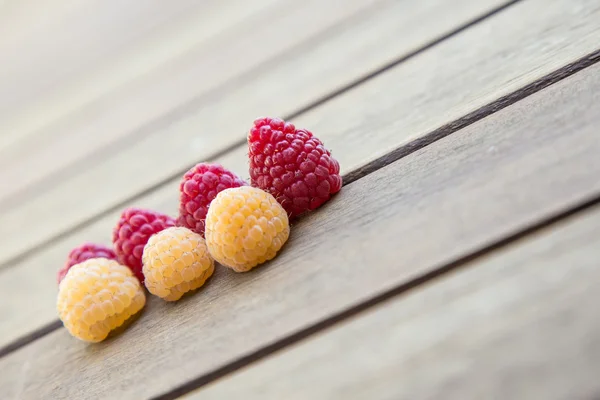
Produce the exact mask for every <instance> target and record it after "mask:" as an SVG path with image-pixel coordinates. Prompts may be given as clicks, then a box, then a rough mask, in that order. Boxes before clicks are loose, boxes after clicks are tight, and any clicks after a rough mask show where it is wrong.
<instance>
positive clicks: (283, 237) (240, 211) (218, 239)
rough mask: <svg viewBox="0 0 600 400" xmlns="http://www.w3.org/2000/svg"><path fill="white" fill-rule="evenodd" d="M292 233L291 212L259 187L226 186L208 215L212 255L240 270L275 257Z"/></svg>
mask: <svg viewBox="0 0 600 400" xmlns="http://www.w3.org/2000/svg"><path fill="white" fill-rule="evenodd" d="M289 235H290V226H289V221H288V216H287V213H286V212H285V210H284V209H283V207H282V206H281V205H280V204H279V203H278V202H277V200H275V198H274V197H273V196H272V195H271V194H269V193H267V192H265V191H263V190H261V189H258V188H254V187H251V186H241V187H239V188H233V189H226V190H224V191H222V192H221V193H219V194H218V195H217V197H216V198H215V199H214V200H213V201H212V203H211V205H210V208H209V209H208V215H207V216H206V245H207V246H208V251H209V252H210V254H211V256H212V257H213V258H214V259H215V260H216V261H217V262H219V263H220V264H221V265H223V266H225V267H229V268H231V269H233V270H234V271H237V272H245V271H249V270H251V269H252V268H254V267H256V266H257V265H259V264H262V263H264V262H265V261H267V260H271V259H272V258H274V257H275V255H276V254H277V252H278V251H279V250H280V249H281V248H282V247H283V245H284V244H285V242H286V241H287V239H288V237H289Z"/></svg>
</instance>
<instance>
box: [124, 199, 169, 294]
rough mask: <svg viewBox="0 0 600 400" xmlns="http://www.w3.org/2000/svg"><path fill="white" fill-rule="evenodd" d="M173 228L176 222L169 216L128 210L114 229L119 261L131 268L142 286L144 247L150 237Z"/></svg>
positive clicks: (147, 211)
mask: <svg viewBox="0 0 600 400" xmlns="http://www.w3.org/2000/svg"><path fill="white" fill-rule="evenodd" d="M172 226H175V220H174V219H173V218H171V217H169V216H168V215H165V214H161V213H158V212H156V211H152V210H144V209H140V208H127V209H126V210H124V211H123V213H122V214H121V219H119V222H118V223H117V225H116V226H115V228H114V229H113V244H114V246H115V253H116V254H117V257H118V261H119V262H120V263H121V264H123V265H127V266H128V267H129V268H131V270H132V271H133V274H134V275H135V276H136V277H137V278H138V279H139V280H140V282H141V283H142V284H143V283H144V273H143V272H142V254H143V253H144V246H145V245H146V243H148V239H150V236H152V235H154V234H155V233H158V232H160V231H162V230H163V229H166V228H170V227H172Z"/></svg>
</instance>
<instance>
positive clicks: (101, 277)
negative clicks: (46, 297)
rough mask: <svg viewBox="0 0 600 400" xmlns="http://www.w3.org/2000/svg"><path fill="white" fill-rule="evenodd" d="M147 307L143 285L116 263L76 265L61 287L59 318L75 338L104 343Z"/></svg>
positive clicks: (96, 260) (95, 260)
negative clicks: (128, 320) (116, 330)
mask: <svg viewBox="0 0 600 400" xmlns="http://www.w3.org/2000/svg"><path fill="white" fill-rule="evenodd" d="M145 304H146V295H145V294H144V290H143V289H142V286H141V285H140V282H139V281H138V280H137V279H136V278H135V277H134V276H133V273H132V272H131V270H130V269H129V268H127V267H126V266H124V265H120V264H119V263H118V262H116V261H114V260H108V259H106V258H91V259H89V260H87V261H84V262H82V263H80V264H76V265H74V266H73V267H72V268H71V269H70V271H69V273H68V274H67V275H66V276H65V279H63V280H62V282H61V283H60V285H59V286H58V297H57V301H56V308H57V311H58V316H59V318H60V319H61V321H62V322H63V324H64V326H65V327H66V328H67V330H68V331H69V333H70V334H71V335H73V336H74V337H76V338H78V339H81V340H83V341H87V342H100V341H102V340H104V339H106V337H107V336H108V334H109V333H110V331H112V330H113V329H115V328H118V327H119V326H121V325H123V323H124V322H125V321H126V320H127V319H128V318H129V317H131V316H132V315H134V314H136V313H137V312H138V311H140V310H141V309H142V308H143V307H144V305H145Z"/></svg>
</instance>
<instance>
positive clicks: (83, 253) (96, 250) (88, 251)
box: [57, 243, 117, 283]
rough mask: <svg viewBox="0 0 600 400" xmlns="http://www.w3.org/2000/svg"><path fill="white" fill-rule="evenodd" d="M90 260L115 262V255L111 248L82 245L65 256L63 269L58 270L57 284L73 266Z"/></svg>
mask: <svg viewBox="0 0 600 400" xmlns="http://www.w3.org/2000/svg"><path fill="white" fill-rule="evenodd" d="M90 258H108V259H109V260H116V259H117V255H116V254H115V252H114V251H113V250H112V249H111V248H108V247H106V246H103V245H101V244H95V243H84V244H82V245H81V246H79V247H75V248H74V249H73V250H71V252H70V253H69V255H68V256H67V262H66V263H65V265H64V267H62V268H61V269H59V270H58V277H57V280H58V283H60V281H62V280H63V278H64V277H65V275H67V272H69V269H71V267H72V266H73V265H75V264H79V263H82V262H84V261H86V260H89V259H90Z"/></svg>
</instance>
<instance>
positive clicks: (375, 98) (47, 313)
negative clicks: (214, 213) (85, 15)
mask: <svg viewBox="0 0 600 400" xmlns="http://www.w3.org/2000/svg"><path fill="white" fill-rule="evenodd" d="M540 1H541V0H540ZM529 3H533V6H531V5H527V4H529ZM553 4H554V5H553V6H552V7H549V8H550V9H551V11H548V12H547V14H543V15H544V16H546V17H547V19H543V18H541V17H540V16H538V18H539V19H540V23H538V24H531V23H530V22H528V18H532V17H531V15H533V14H532V13H533V12H534V10H536V7H538V8H539V1H537V0H535V1H534V0H528V1H526V2H525V3H523V4H517V5H514V6H512V7H511V8H509V9H507V10H506V11H504V12H503V13H500V14H498V15H496V16H494V17H492V18H490V19H488V20H485V21H483V22H482V23H481V24H480V25H477V26H474V27H472V28H470V29H468V30H467V31H465V32H464V33H462V34H460V35H457V36H454V37H452V38H451V39H449V40H448V41H446V42H442V43H440V44H438V45H436V46H435V47H433V48H431V49H429V50H428V51H426V52H424V53H423V54H421V55H419V56H417V57H415V58H414V59H412V60H409V61H407V62H406V63H403V64H400V65H398V66H397V67H395V68H394V69H392V70H390V71H388V72H386V73H384V74H382V75H381V76H379V77H377V78H375V79H373V80H372V81H369V82H366V83H365V84H363V85H360V86H359V87H357V88H356V89H354V90H352V91H349V92H348V93H346V94H345V95H342V96H341V97H340V98H339V99H334V100H332V101H330V102H328V103H326V104H324V105H322V106H321V107H318V108H316V109H315V110H313V111H311V112H308V113H306V114H305V115H302V116H299V117H298V118H297V119H294V122H297V124H298V125H300V126H305V127H309V128H310V129H314V131H315V132H317V133H318V135H319V136H320V137H321V138H322V139H323V140H324V141H325V143H326V144H327V146H328V147H330V148H333V149H334V154H335V156H336V157H338V158H339V159H340V160H341V162H342V171H343V172H344V173H350V172H353V171H355V170H356V168H357V167H360V166H362V165H363V164H364V163H365V162H366V161H368V160H370V159H372V157H373V155H372V152H374V151H377V150H376V149H377V148H378V146H380V147H381V148H393V146H394V145H401V144H406V143H407V141H409V140H411V139H415V138H419V137H423V135H425V134H427V133H429V131H427V129H435V128H438V127H439V126H440V125H443V124H445V123H448V122H451V121H452V119H453V118H459V117H461V116H462V113H465V112H468V111H471V110H473V109H475V108H476V107H481V106H482V105H485V101H493V100H496V99H498V97H500V96H501V95H505V94H506V90H507V89H506V88H512V89H519V88H521V87H523V85H526V84H530V83H531V82H533V81H534V79H536V78H539V77H540V76H542V74H543V73H549V72H551V71H552V70H551V69H550V68H553V67H559V66H562V65H564V63H567V62H570V61H573V60H574V57H576V56H578V55H579V54H580V53H581V54H583V53H584V52H585V51H587V50H589V49H591V48H592V47H591V46H592V45H594V43H595V42H594V43H592V42H593V40H592V39H593V37H594V35H598V32H597V30H596V27H597V26H598V25H600V24H599V23H598V22H597V20H593V18H592V17H593V16H594V15H596V14H595V13H594V9H593V7H592V6H591V4H592V3H591V2H581V3H579V4H581V5H582V10H586V11H587V12H588V13H589V15H590V16H589V18H590V19H587V18H588V17H587V16H586V15H587V14H585V13H584V11H582V10H580V12H581V13H582V15H580V16H579V17H580V18H579V19H578V20H577V19H576V18H575V17H574V16H572V17H571V18H565V22H564V23H558V21H560V20H561V14H560V13H561V12H565V10H570V12H571V13H573V12H574V11H572V8H571V7H569V6H568V4H567V3H566V2H563V3H561V2H558V3H553ZM569 4H571V3H569ZM559 5H560V7H559ZM525 6H527V7H526V8H523V7H525ZM583 6H585V7H583ZM553 7H554V8H553ZM561 7H562V8H561ZM544 8H545V9H547V8H548V7H544ZM596 12H599V11H596ZM567 14H568V13H567ZM574 15H575V14H574ZM598 15H600V14H598ZM527 16H529V17H527ZM518 21H520V22H521V23H520V24H519V23H518ZM582 21H583V22H582ZM584 22H585V23H587V27H586V26H585V24H584ZM547 32H554V33H552V35H551V36H549V35H550V34H549V33H547ZM482 37H486V38H489V39H488V40H486V43H488V42H489V41H492V42H494V43H495V45H494V46H488V45H487V44H481V45H480V44H479V41H480V39H481V38H482ZM569 37H570V38H572V40H573V43H572V44H571V45H570V47H569V49H568V51H567V50H564V46H566V43H565V40H567V39H566V38H569ZM455 42H456V43H455ZM521 45H523V46H525V49H526V50H523V49H522V48H521V47H520V46H521ZM577 46H581V47H582V49H580V50H577V49H578V47H577ZM469 49H472V50H469ZM441 60H444V61H441ZM475 62H478V64H477V65H476V67H477V68H474V67H473V63H475ZM441 65H443V66H444V68H443V69H440V68H441V67H440V66H441ZM417 77H418V79H417ZM469 82H472V83H473V85H474V86H470V85H469ZM475 82H476V83H477V84H476V85H475ZM394 88H395V89H394ZM240 104H249V103H244V102H242V103H240ZM465 104H466V105H465ZM355 110H361V112H360V113H359V112H356V111H355ZM394 110H413V111H412V112H411V113H406V114H405V113H400V112H395V111H394ZM416 110H418V112H417V111H416ZM446 110H453V111H452V112H450V111H446ZM361 115H362V117H361ZM365 116H366V117H365ZM207 118H208V117H207ZM221 121H222V122H225V119H222V120H221ZM336 124H337V125H339V126H340V129H339V130H337V129H336V128H335V126H336ZM215 131H216V130H215ZM367 133H368V135H367ZM367 136H368V138H369V140H364V141H363V138H366V137H367ZM245 152H246V150H245V147H244V146H241V147H239V148H237V149H235V150H234V151H232V152H229V153H227V154H226V155H224V156H223V157H220V158H218V159H217V160H216V161H219V162H222V163H223V164H225V165H226V166H228V167H230V168H232V169H233V170H234V171H236V172H238V173H240V174H241V175H242V176H244V177H247V176H248V173H247V166H246V164H245V159H246V158H245V156H244V155H245ZM90 182H91V183H93V182H96V181H94V180H93V179H91V178H90ZM177 185H178V179H177V180H174V181H171V182H170V183H169V184H168V185H166V186H165V187H163V188H161V189H159V190H157V191H156V192H153V193H152V194H151V195H147V196H145V197H142V198H140V199H136V200H135V201H133V202H131V203H129V205H138V206H144V207H150V208H154V209H158V210H160V211H163V212H167V213H171V214H174V213H175V212H176V211H177V201H178V200H177ZM84 187H85V186H84ZM85 188H86V190H87V191H88V193H93V191H94V189H93V188H91V187H85ZM116 190H117V188H114V187H113V186H111V190H110V191H107V192H106V194H110V193H112V194H114V193H116ZM104 199H106V197H104ZM96 200H98V201H100V202H102V201H103V200H102V198H100V199H98V198H97V197H96V196H91V195H90V196H88V197H87V198H86V201H85V202H83V203H78V204H73V203H72V202H71V201H69V202H67V203H64V204H63V205H61V214H58V215H56V216H52V215H49V214H48V215H46V216H45V218H46V219H45V221H48V219H47V218H55V219H53V222H55V223H60V222H61V221H60V218H59V217H61V216H64V215H65V213H66V212H67V211H69V210H78V209H79V210H80V211H77V213H78V215H83V214H82V213H83V210H82V209H80V208H79V207H80V206H84V207H87V204H88V202H89V203H93V202H94V201H96ZM48 201H50V202H51V198H50V200H48ZM49 207H50V209H52V205H49ZM42 209H43V210H45V208H42ZM119 212H120V210H118V211H116V212H113V213H110V214H108V215H106V216H104V217H102V218H101V219H99V220H98V221H94V222H93V223H90V224H88V225H87V226H86V227H85V228H83V229H79V230H77V231H75V232H73V233H72V234H70V235H68V236H66V237H65V238H63V239H61V240H59V241H57V242H56V243H54V244H53V245H52V246H51V247H49V248H48V249H45V250H44V251H41V252H40V253H38V254H35V255H33V256H31V257H30V258H28V259H26V260H23V261H22V262H20V263H17V264H16V265H14V266H11V268H8V269H6V270H5V271H0V291H1V292H3V293H10V294H11V295H10V296H7V300H6V301H5V302H3V303H2V304H0V316H2V317H3V318H0V333H2V335H0V347H1V346H3V345H6V344H8V343H11V342H12V341H14V340H15V339H16V338H19V337H22V336H23V335H25V334H28V333H29V332H32V331H34V330H35V329H37V328H39V327H40V326H43V325H46V324H48V323H50V322H51V321H54V320H55V318H56V313H55V310H54V305H53V299H54V297H55V294H56V287H55V285H54V276H55V273H56V268H58V266H59V265H62V263H63V262H64V258H65V255H66V254H67V252H68V251H69V250H70V248H72V247H73V246H75V245H77V244H79V243H80V242H82V241H84V240H91V241H99V242H104V243H109V242H110V233H111V230H112V227H113V225H114V224H115V222H116V221H117V220H118V214H119ZM22 217H23V218H26V217H28V216H27V215H22ZM0 220H1V218H0ZM43 229H46V228H45V227H40V230H38V231H37V232H38V233H39V232H41V230H43ZM48 229H54V228H53V227H48ZM0 230H2V227H0ZM16 234H17V236H18V233H16ZM23 234H25V232H24V233H23ZM16 240H17V239H15V241H16ZM25 301H26V302H27V303H28V304H29V308H28V309H27V310H23V309H22V304H24V302H25Z"/></svg>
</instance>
